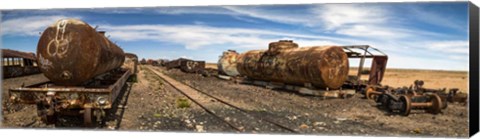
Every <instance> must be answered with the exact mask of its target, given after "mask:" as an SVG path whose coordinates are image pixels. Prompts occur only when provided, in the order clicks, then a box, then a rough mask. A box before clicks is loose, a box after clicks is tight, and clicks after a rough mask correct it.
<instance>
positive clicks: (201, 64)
mask: <svg viewBox="0 0 480 139" xmlns="http://www.w3.org/2000/svg"><path fill="white" fill-rule="evenodd" d="M180 69H181V70H182V71H183V72H187V73H202V72H203V71H204V70H205V61H193V60H181V61H180Z"/></svg>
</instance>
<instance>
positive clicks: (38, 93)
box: [8, 70, 132, 126]
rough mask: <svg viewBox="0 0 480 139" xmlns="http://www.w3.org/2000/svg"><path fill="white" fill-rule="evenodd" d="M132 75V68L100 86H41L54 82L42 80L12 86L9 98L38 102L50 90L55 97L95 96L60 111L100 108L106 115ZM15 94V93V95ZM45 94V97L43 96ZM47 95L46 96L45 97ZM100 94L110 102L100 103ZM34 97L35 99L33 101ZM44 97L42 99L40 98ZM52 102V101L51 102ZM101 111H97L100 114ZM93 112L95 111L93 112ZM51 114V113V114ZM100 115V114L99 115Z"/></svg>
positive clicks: (25, 102) (28, 102)
mask: <svg viewBox="0 0 480 139" xmlns="http://www.w3.org/2000/svg"><path fill="white" fill-rule="evenodd" d="M130 75H132V71H131V70H126V71H125V72H123V73H122V75H121V77H120V78H118V79H117V80H116V81H115V82H114V83H113V84H111V85H109V86H108V87H98V88H90V87H80V86H75V87H66V86H56V87H50V88H49V87H48V86H46V87H40V86H44V85H47V84H49V83H52V82H50V81H47V82H42V83H38V84H33V85H30V86H26V87H18V88H11V89H9V92H8V94H9V98H10V99H11V101H14V102H17V103H18V102H19V103H24V104H37V105H38V103H40V102H42V101H44V100H45V98H46V97H48V93H49V92H56V93H55V96H54V97H57V96H60V95H61V94H70V95H71V94H81V95H84V96H87V97H90V96H92V94H93V96H92V97H94V98H88V99H85V100H90V101H85V100H84V102H83V105H80V108H75V107H73V108H72V107H67V108H63V109H61V110H59V111H58V112H59V113H62V112H68V110H70V109H80V110H81V111H84V113H85V111H89V112H91V111H92V110H99V112H100V113H102V115H103V116H104V114H105V112H104V110H108V109H111V108H112V104H114V103H115V101H116V100H117V97H118V95H119V94H120V91H121V90H122V87H123V85H124V84H125V83H126V81H127V79H128V78H129V77H130ZM14 94H15V95H14ZM42 96H43V97H42ZM45 96H46V97H45ZM99 96H108V97H107V98H108V101H107V102H108V103H106V104H103V105H101V104H98V102H97V101H98V100H97V98H98V97H99ZM32 97H33V98H34V100H33V101H32V100H31V99H32ZM40 98H42V99H43V100H42V99H40ZM66 101H67V102H64V103H69V104H71V103H75V102H74V101H80V100H79V99H73V100H72V99H66ZM49 103H50V102H49ZM99 112H96V114H98V113H99ZM80 113H82V112H78V113H77V114H80ZM92 114H93V113H92ZM39 116H40V114H39ZM49 116H51V115H49ZM89 116H90V115H88V116H87V115H84V120H85V119H86V118H88V117H89ZM97 117H99V116H97ZM89 120H91V119H89ZM84 122H85V125H86V126H89V125H91V124H92V122H95V121H84Z"/></svg>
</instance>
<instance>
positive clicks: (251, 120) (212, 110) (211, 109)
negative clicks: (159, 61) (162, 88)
mask: <svg viewBox="0 0 480 139" xmlns="http://www.w3.org/2000/svg"><path fill="white" fill-rule="evenodd" d="M147 69H148V70H150V71H151V72H152V73H154V74H155V75H157V76H159V77H160V78H161V79H162V80H163V81H165V82H167V83H168V84H169V85H171V86H172V87H173V88H175V89H176V90H177V91H178V92H180V93H182V94H183V95H184V96H186V97H187V98H188V99H189V100H191V101H192V102H194V103H195V104H197V105H198V106H200V107H201V108H202V109H204V110H205V111H206V112H207V113H209V114H211V115H212V116H214V117H215V118H217V119H219V120H221V121H222V122H224V123H226V124H227V125H228V126H229V127H231V128H232V129H234V130H236V131H239V132H263V131H269V132H279V133H288V132H290V133H297V134H298V133H299V132H298V131H296V130H294V129H292V128H289V127H287V126H284V125H282V124H279V123H277V122H275V121H273V120H270V119H267V118H265V117H260V116H256V115H254V114H251V113H250V112H248V111H247V110H245V109H242V108H240V107H238V106H235V105H233V104H231V103H228V102H227V101H225V100H222V99H220V98H218V97H215V96H213V95H210V94H208V93H206V92H203V91H201V90H199V89H196V88H194V87H192V86H189V85H186V84H184V83H182V82H179V81H176V80H175V79H172V78H170V77H168V76H167V75H165V74H163V73H161V72H159V71H157V70H156V69H153V68H152V67H150V66H147ZM219 109H220V110H219ZM221 109H224V110H223V111H222V110H221ZM240 116H241V117H240ZM230 117H237V118H232V119H235V120H232V119H230Z"/></svg>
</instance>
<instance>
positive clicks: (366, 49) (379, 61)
mask: <svg viewBox="0 0 480 139" xmlns="http://www.w3.org/2000/svg"><path fill="white" fill-rule="evenodd" d="M342 47H343V49H344V51H345V53H347V56H348V58H360V63H359V66H358V72H357V76H356V78H357V82H356V85H360V83H361V82H362V81H361V76H362V69H363V66H364V64H365V59H366V58H372V59H373V60H372V66H371V67H370V76H369V79H368V82H367V84H368V85H380V84H381V82H382V79H383V75H384V74H385V70H386V66H387V61H388V56H387V54H385V53H384V52H382V51H380V50H379V49H377V48H374V47H371V46H370V45H348V46H342ZM353 50H362V51H363V54H362V53H359V52H355V51H353ZM370 50H374V51H376V52H379V53H380V55H377V54H374V53H372V52H371V51H370Z"/></svg>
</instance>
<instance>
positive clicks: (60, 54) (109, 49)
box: [37, 19, 125, 86]
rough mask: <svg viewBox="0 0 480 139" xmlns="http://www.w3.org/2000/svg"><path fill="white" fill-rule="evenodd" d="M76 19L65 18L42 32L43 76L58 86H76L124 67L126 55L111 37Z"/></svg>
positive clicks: (39, 47)
mask: <svg viewBox="0 0 480 139" xmlns="http://www.w3.org/2000/svg"><path fill="white" fill-rule="evenodd" d="M104 33H105V32H97V31H96V30H95V29H94V28H92V27H91V26H90V25H88V24H87V23H85V22H83V21H81V20H77V19H62V20H59V21H57V22H56V23H54V24H53V25H51V26H49V27H48V28H47V29H45V31H43V33H42V36H41V37H40V40H39V42H38V46H37V59H38V63H39V67H40V70H41V71H42V72H43V73H44V75H45V76H46V77H47V78H48V79H50V80H51V81H53V82H54V83H56V84H58V85H65V86H74V85H80V84H82V83H84V82H85V81H87V80H89V79H91V78H93V77H95V76H97V75H100V74H102V73H105V72H108V71H110V70H113V69H116V68H119V67H120V66H122V64H123V62H124V60H125V55H124V52H123V50H122V49H121V48H119V47H118V46H117V45H115V44H114V43H112V42H111V41H110V40H108V39H107V38H106V37H105V35H104Z"/></svg>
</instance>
